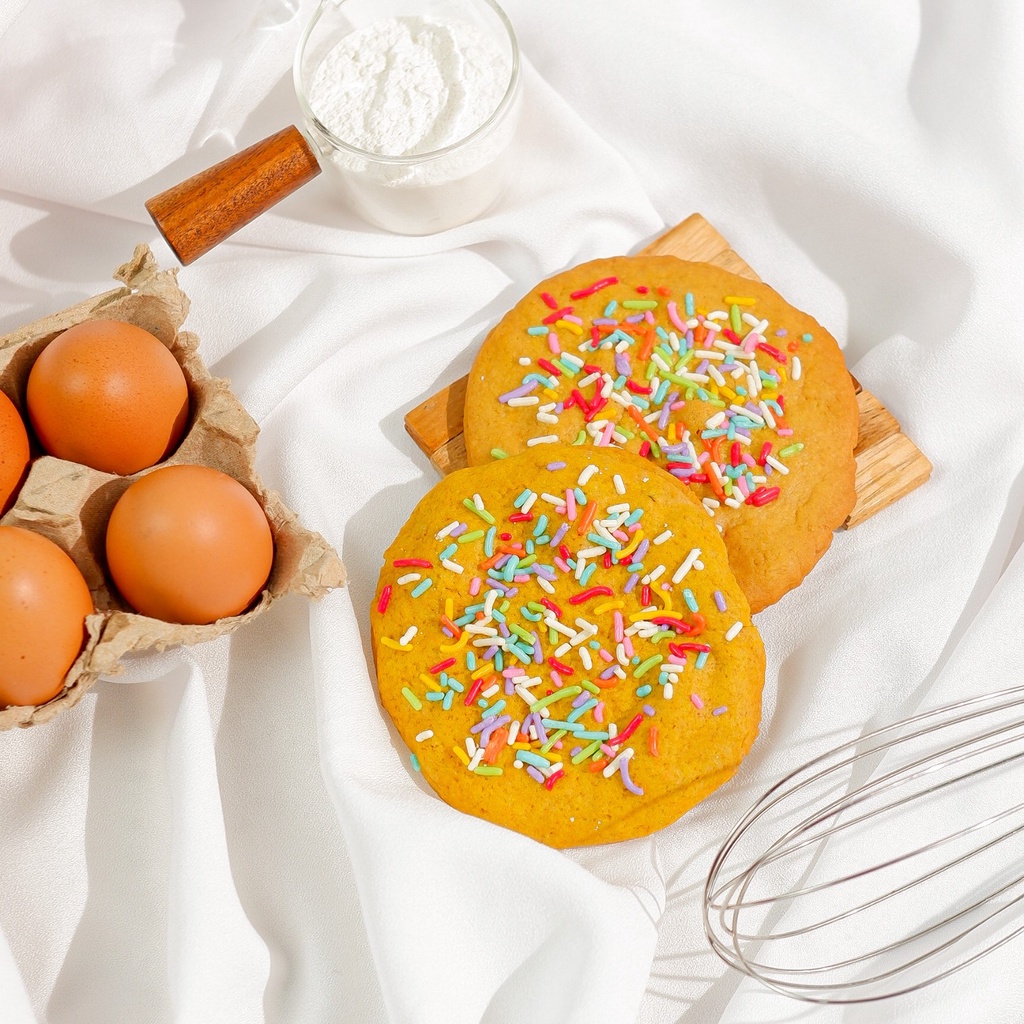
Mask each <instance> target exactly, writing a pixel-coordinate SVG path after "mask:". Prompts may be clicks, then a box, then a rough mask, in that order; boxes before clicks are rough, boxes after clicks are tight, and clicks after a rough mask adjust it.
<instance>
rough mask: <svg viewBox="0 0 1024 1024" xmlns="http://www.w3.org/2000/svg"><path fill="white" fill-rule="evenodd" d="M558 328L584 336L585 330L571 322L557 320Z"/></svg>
mask: <svg viewBox="0 0 1024 1024" xmlns="http://www.w3.org/2000/svg"><path fill="white" fill-rule="evenodd" d="M555 326H556V327H564V328H565V329H566V330H569V331H572V333H573V334H582V333H583V328H582V327H580V325H579V324H574V323H573V322H572V321H571V320H556V321H555Z"/></svg>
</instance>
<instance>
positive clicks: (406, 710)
mask: <svg viewBox="0 0 1024 1024" xmlns="http://www.w3.org/2000/svg"><path fill="white" fill-rule="evenodd" d="M370 620H371V625H372V643H373V653H374V658H375V661H376V666H377V681H378V686H379V689H380V697H381V702H382V704H383V705H384V707H385V708H386V710H387V711H388V713H389V714H390V715H391V718H392V719H393V721H394V723H395V725H396V726H397V728H398V731H399V733H400V734H401V736H402V739H403V740H404V741H405V742H406V743H407V744H408V746H409V748H410V749H411V751H412V757H413V765H414V766H415V767H417V768H419V769H421V770H422V772H423V775H424V777H425V778H426V780H427V781H428V782H429V783H430V785H431V786H432V787H433V788H434V790H435V791H436V792H437V793H438V795H439V796H441V797H442V798H443V799H444V800H446V801H447V802H448V803H449V804H451V805H452V806H454V807H457V808H459V809H460V810H462V811H465V812H467V813H469V814H474V815H477V816H479V817H482V818H488V819H490V820H491V821H494V822H497V823H499V824H501V825H505V826H506V827H508V828H511V829H515V830H517V831H519V832H523V833H525V834H526V835H529V836H533V837H534V838H536V839H538V840H540V841H542V842H545V843H549V844H550V845H552V846H557V847H565V846H577V845H586V844H591V843H604V842H612V841H615V840H620V839H630V838H633V837H636V836H642V835H646V834H647V833H649V832H653V831H654V830H655V829H659V828H662V827H663V826H665V825H667V824H669V823H670V822H672V821H674V820H675V819H676V818H678V817H679V816H680V815H681V814H682V813H683V812H684V811H686V810H688V809H689V808H690V807H692V806H693V805H694V804H695V803H697V802H698V801H699V800H701V799H703V798H704V797H705V796H707V795H708V793H710V792H711V791H712V790H713V789H715V788H716V787H717V786H719V785H721V784H722V783H723V782H725V781H726V780H727V779H728V778H729V777H730V776H731V775H732V774H733V772H735V771H736V768H737V766H738V765H739V762H740V759H741V758H742V757H743V756H744V754H746V752H747V751H748V750H749V749H750V746H751V744H752V743H753V742H754V738H755V736H756V735H757V726H758V721H759V719H760V707H761V688H762V685H763V682H764V650H763V647H762V645H761V639H760V637H759V636H758V634H757V630H756V629H755V628H754V627H753V626H752V625H751V623H750V613H749V608H748V605H747V601H746V599H745V597H744V596H743V593H742V591H741V590H740V588H739V587H738V586H737V584H736V581H735V579H734V577H733V574H732V572H731V571H730V569H729V565H728V560H727V555H726V551H725V547H724V545H723V544H722V541H721V538H720V537H719V536H718V533H717V531H716V530H715V528H714V524H713V523H712V521H711V520H710V519H709V518H708V517H707V515H706V514H705V513H704V511H703V510H702V509H701V507H700V505H699V504H698V503H697V502H696V501H694V500H693V499H692V498H691V497H689V496H688V495H687V494H686V493H685V492H684V491H683V490H682V489H681V488H679V487H678V486H677V485H676V484H675V483H674V482H673V480H672V479H671V477H669V476H668V475H667V474H665V473H660V472H657V471H656V470H654V469H653V468H652V467H651V466H650V465H649V464H648V463H646V462H645V461H644V460H642V459H640V458H638V457H637V456H636V455H633V454H630V453H629V452H624V451H621V450H618V449H615V448H592V447H586V448H584V447H576V448H574V447H570V446H563V445H545V446H544V450H543V451H535V450H531V451H529V452H527V453H524V454H523V455H520V456H517V457H516V458H514V459H508V460H506V461H502V462H500V463H491V464H490V465H487V466H481V467H478V468H474V469H465V470H461V471H459V472H457V473H453V474H452V475H451V476H449V477H447V478H445V479H444V480H442V481H441V482H440V483H439V484H437V486H436V487H434V489H433V490H432V491H431V492H430V493H429V494H428V495H427V496H426V497H425V498H423V500H422V501H421V502H420V503H419V504H418V505H417V506H416V509H415V510H414V511H413V513H412V515H411V517H410V518H409V521H408V523H407V524H406V525H405V527H403V529H402V531H401V533H400V534H399V536H398V539H397V540H396V541H395V542H394V544H392V545H391V547H390V548H389V549H388V550H387V552H386V553H385V555H384V567H383V569H382V570H381V575H380V580H379V582H378V585H377V592H376V596H375V598H374V603H373V606H372V609H371V615H370Z"/></svg>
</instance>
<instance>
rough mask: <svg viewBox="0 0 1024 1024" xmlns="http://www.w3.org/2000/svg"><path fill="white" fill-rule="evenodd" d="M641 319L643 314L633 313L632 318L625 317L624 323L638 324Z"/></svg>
mask: <svg viewBox="0 0 1024 1024" xmlns="http://www.w3.org/2000/svg"><path fill="white" fill-rule="evenodd" d="M643 319H644V315H643V313H634V314H633V315H632V316H627V317H626V323H627V324H638V323H640V321H641V320H643Z"/></svg>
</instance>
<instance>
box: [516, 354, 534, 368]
mask: <svg viewBox="0 0 1024 1024" xmlns="http://www.w3.org/2000/svg"><path fill="white" fill-rule="evenodd" d="M532 362H533V360H532V359H531V358H530V357H529V356H520V357H519V365H520V366H529V365H530V363H532Z"/></svg>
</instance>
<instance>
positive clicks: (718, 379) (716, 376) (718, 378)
mask: <svg viewBox="0 0 1024 1024" xmlns="http://www.w3.org/2000/svg"><path fill="white" fill-rule="evenodd" d="M708 374H709V375H710V377H711V379H712V380H713V381H714V382H715V383H716V384H717V385H718V386H719V387H724V386H725V378H724V377H723V376H722V375H721V374H720V373H719V372H718V370H716V369H715V367H713V366H709V367H708Z"/></svg>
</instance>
